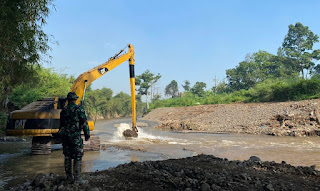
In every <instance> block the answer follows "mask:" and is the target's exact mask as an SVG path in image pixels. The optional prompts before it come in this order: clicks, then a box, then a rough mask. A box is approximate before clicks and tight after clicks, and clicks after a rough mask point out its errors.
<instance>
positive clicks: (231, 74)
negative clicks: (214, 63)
mask: <svg viewBox="0 0 320 191" xmlns="http://www.w3.org/2000/svg"><path fill="white" fill-rule="evenodd" d="M296 73H297V72H296V70H295V67H294V64H293V63H292V59H289V58H287V57H285V56H283V53H282V51H281V50H279V51H278V56H275V55H272V54H270V53H268V52H266V51H262V50H259V51H258V52H256V53H253V54H248V55H247V56H246V60H245V61H242V62H240V63H239V65H238V66H236V67H235V68H233V69H228V70H227V71H226V75H227V80H228V88H230V89H231V90H240V89H249V88H250V87H253V86H254V85H255V84H256V83H258V82H262V81H264V80H266V79H269V78H287V77H292V76H295V75H296Z"/></svg>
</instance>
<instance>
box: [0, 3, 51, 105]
mask: <svg viewBox="0 0 320 191" xmlns="http://www.w3.org/2000/svg"><path fill="white" fill-rule="evenodd" d="M51 6H52V0H28V1H21V0H1V1H0V26H1V27H0V34H1V35H0V76H1V77H0V84H1V87H0V95H1V96H0V97H1V100H0V101H1V102H2V104H1V106H2V108H4V109H6V108H7V104H8V95H9V94H10V92H11V91H12V90H13V88H14V87H16V86H18V85H21V84H24V83H27V82H29V81H30V79H32V76H34V75H35V72H34V65H38V64H39V61H40V60H41V59H42V57H41V55H44V54H46V52H47V51H48V50H49V49H50V47H49V46H48V41H49V37H48V35H47V34H45V33H44V31H43V30H42V27H43V26H44V25H45V24H46V18H47V17H48V15H49V12H50V7H51Z"/></svg>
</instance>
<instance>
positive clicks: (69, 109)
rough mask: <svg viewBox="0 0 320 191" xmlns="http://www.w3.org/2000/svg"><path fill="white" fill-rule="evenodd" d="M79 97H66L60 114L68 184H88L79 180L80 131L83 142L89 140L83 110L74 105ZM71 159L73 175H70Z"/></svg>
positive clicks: (80, 158)
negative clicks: (66, 103) (83, 137)
mask: <svg viewBox="0 0 320 191" xmlns="http://www.w3.org/2000/svg"><path fill="white" fill-rule="evenodd" d="M78 98H79V97H78V96H77V94H76V93H75V92H69V93H68V95H67V100H68V105H67V106H66V107H64V108H63V109H62V111H61V113H60V132H61V136H62V140H63V144H62V145H63V154H64V167H65V171H66V175H67V181H68V182H69V183H71V182H73V180H74V182H76V183H84V184H85V183H88V181H87V180H83V179H82V178H81V163H82V156H83V140H82V138H81V130H83V132H84V136H85V140H86V141H87V140H89V138H90V132H89V126H88V122H87V117H86V114H85V111H84V109H83V108H82V107H81V106H78V105H76V101H77V99H78ZM72 159H74V163H73V174H74V179H73V175H72Z"/></svg>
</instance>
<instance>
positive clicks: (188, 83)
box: [182, 80, 190, 92]
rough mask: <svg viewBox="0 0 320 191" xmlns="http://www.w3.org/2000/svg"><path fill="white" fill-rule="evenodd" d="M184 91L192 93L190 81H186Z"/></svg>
mask: <svg viewBox="0 0 320 191" xmlns="http://www.w3.org/2000/svg"><path fill="white" fill-rule="evenodd" d="M182 87H183V89H184V91H186V92H188V91H190V82H189V81H188V80H185V81H184V85H182Z"/></svg>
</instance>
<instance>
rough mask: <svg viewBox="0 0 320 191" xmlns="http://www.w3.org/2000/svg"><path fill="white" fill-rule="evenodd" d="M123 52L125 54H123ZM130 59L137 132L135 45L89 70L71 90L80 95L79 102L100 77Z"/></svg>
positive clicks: (132, 100) (133, 119)
mask: <svg viewBox="0 0 320 191" xmlns="http://www.w3.org/2000/svg"><path fill="white" fill-rule="evenodd" d="M122 53H123V54H122ZM127 60H129V72H130V89H131V108H132V129H133V130H134V131H135V132H137V131H138V130H137V125H136V93H135V75H134V47H133V46H132V45H131V44H129V45H128V52H127V53H124V50H121V51H120V52H119V53H117V54H116V55H114V56H113V57H111V58H110V59H109V60H108V61H107V62H105V63H103V64H101V65H99V66H96V67H94V68H92V69H91V70H88V71H86V72H84V73H82V74H81V75H79V77H78V78H77V79H76V80H75V82H74V84H73V86H72V88H71V91H73V92H76V94H77V95H78V96H79V98H78V100H77V102H76V103H77V104H79V103H80V101H81V99H82V100H84V97H85V90H86V88H87V87H88V86H89V85H90V84H91V83H92V82H93V81H95V80H96V79H98V78H100V77H101V76H103V75H104V74H106V73H107V72H109V71H111V70H112V69H114V68H115V67H117V66H119V65H120V64H122V63H123V62H125V61H127Z"/></svg>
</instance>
